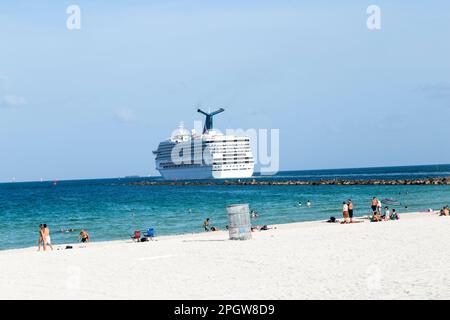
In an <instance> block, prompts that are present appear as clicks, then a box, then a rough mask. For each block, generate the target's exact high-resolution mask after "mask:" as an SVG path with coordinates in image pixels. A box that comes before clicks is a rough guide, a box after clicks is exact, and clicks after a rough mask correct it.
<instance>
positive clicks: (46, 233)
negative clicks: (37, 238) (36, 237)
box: [42, 224, 53, 251]
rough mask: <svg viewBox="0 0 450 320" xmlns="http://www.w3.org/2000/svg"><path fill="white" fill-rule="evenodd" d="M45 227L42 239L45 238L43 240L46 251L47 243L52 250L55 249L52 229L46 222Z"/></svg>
mask: <svg viewBox="0 0 450 320" xmlns="http://www.w3.org/2000/svg"><path fill="white" fill-rule="evenodd" d="M43 227H44V229H43V231H42V239H44V240H43V242H44V251H45V250H46V249H47V248H46V245H49V246H50V249H52V251H53V246H52V242H51V240H50V229H49V228H48V227H47V225H46V224H44V226H43Z"/></svg>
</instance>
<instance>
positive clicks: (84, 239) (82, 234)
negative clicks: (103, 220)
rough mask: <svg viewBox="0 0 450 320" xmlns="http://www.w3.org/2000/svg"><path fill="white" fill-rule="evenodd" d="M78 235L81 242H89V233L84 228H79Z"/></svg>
mask: <svg viewBox="0 0 450 320" xmlns="http://www.w3.org/2000/svg"><path fill="white" fill-rule="evenodd" d="M78 237H79V238H80V241H81V242H82V243H86V242H89V239H90V237H89V233H87V231H86V230H81V231H80V235H79V236H78Z"/></svg>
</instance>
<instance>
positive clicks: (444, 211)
mask: <svg viewBox="0 0 450 320" xmlns="http://www.w3.org/2000/svg"><path fill="white" fill-rule="evenodd" d="M449 214H450V210H449V208H448V205H447V206H445V207H443V208H442V210H441V212H440V214H439V215H440V216H448V215H449Z"/></svg>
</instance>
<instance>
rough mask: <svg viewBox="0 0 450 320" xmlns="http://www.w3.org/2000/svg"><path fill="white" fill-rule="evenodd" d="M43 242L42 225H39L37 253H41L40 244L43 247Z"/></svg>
mask: <svg viewBox="0 0 450 320" xmlns="http://www.w3.org/2000/svg"><path fill="white" fill-rule="evenodd" d="M43 242H44V225H43V224H42V223H41V224H40V225H39V238H38V250H37V251H41V243H42V246H44V244H43Z"/></svg>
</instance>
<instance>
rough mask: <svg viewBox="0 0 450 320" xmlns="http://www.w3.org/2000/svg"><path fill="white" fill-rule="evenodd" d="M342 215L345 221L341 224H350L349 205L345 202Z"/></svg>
mask: <svg viewBox="0 0 450 320" xmlns="http://www.w3.org/2000/svg"><path fill="white" fill-rule="evenodd" d="M342 215H343V216H344V220H343V221H342V222H341V223H348V204H347V202H345V201H344V202H343V203H342Z"/></svg>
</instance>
